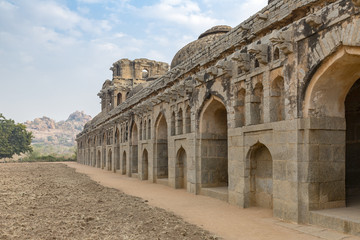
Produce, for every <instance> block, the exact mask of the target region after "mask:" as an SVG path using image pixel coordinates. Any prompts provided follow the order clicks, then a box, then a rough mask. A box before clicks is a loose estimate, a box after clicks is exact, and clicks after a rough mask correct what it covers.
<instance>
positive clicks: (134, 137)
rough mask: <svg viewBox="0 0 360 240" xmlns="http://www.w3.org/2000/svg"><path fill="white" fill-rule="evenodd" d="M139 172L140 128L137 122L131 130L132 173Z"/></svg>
mask: <svg viewBox="0 0 360 240" xmlns="http://www.w3.org/2000/svg"><path fill="white" fill-rule="evenodd" d="M137 172H138V130H137V126H136V123H134V124H133V127H132V130H131V173H137Z"/></svg>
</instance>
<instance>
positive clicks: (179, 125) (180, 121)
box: [177, 108, 184, 135]
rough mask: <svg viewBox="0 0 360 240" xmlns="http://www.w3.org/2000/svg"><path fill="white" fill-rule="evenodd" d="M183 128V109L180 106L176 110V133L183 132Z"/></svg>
mask: <svg viewBox="0 0 360 240" xmlns="http://www.w3.org/2000/svg"><path fill="white" fill-rule="evenodd" d="M183 129H184V125H183V110H182V108H180V109H179V111H178V112H177V134H178V135H181V134H183Z"/></svg>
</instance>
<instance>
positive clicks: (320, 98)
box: [77, 0, 360, 222]
mask: <svg viewBox="0 0 360 240" xmlns="http://www.w3.org/2000/svg"><path fill="white" fill-rule="evenodd" d="M359 11H360V10H359V5H358V3H357V2H356V1H347V0H337V1H336V0H332V1H325V0H295V1H287V0H274V1H269V5H268V6H267V7H265V8H264V9H263V10H261V11H260V12H259V13H257V14H256V15H254V16H253V17H251V18H249V19H248V20H246V21H245V22H243V23H241V24H240V25H239V26H237V27H235V28H233V29H232V30H230V31H229V32H227V33H225V32H224V33H222V35H221V36H220V37H219V36H217V37H216V38H214V40H213V41H212V42H211V41H210V42H208V41H200V40H201V39H199V40H197V41H195V42H193V43H192V44H190V46H193V45H194V44H195V45H201V46H204V45H202V44H206V45H205V46H206V47H204V48H201V49H203V50H201V51H199V52H197V53H194V54H193V55H191V56H190V55H189V56H187V57H186V58H184V60H182V61H180V62H177V64H176V66H174V67H173V68H172V69H171V70H170V71H168V72H166V73H164V74H163V75H162V76H160V77H158V78H157V79H156V80H154V81H151V82H146V84H145V85H140V86H141V87H139V88H138V89H137V90H136V91H133V92H132V94H131V95H129V96H128V98H127V99H123V101H122V102H121V104H119V105H117V106H115V105H114V104H113V105H112V106H113V107H112V108H106V109H107V111H102V112H101V113H100V114H99V115H98V116H96V117H95V118H94V119H93V120H92V121H91V122H90V123H88V124H87V125H86V127H85V129H84V131H83V132H82V133H81V134H79V135H78V137H77V141H78V161H79V162H80V163H84V164H88V165H92V166H97V167H102V168H106V166H108V169H111V170H113V171H116V172H119V173H121V174H127V175H128V176H136V177H138V178H140V179H147V180H149V181H152V182H161V183H165V184H167V185H168V186H170V187H174V188H180V187H184V188H186V189H187V191H189V192H191V193H194V194H205V195H209V196H213V197H217V198H219V199H222V200H225V201H228V202H229V203H231V204H235V205H238V206H240V207H250V206H253V205H256V206H261V207H267V208H272V209H273V213H274V216H276V217H278V218H281V219H286V220H288V221H294V222H309V221H310V220H309V219H310V212H311V211H312V210H319V209H326V208H333V207H341V206H345V205H346V202H347V194H350V193H351V192H356V191H357V190H356V189H359V188H360V186H359V185H360V184H358V183H359V182H360V181H359V179H358V178H357V177H356V175H358V172H359V169H360V168H359V164H358V163H359V160H358V158H357V157H356V156H359V154H358V151H357V149H359V145H358V142H359V141H358V140H359V135H360V134H358V130H357V129H358V126H359V120H358V119H359V117H358V112H357V110H356V111H352V109H357V108H358V105H357V104H358V101H357V100H354V99H359V92H358V91H357V90H351V91H350V89H352V86H357V85H356V84H355V82H356V81H357V80H358V79H359V78H360V69H359V64H360V28H359V26H360V19H359V13H360V12H359ZM216 34H218V33H216ZM209 39H211V38H209ZM185 50H186V49H185ZM185 50H184V49H182V50H181V51H185ZM121 61H122V60H121ZM121 61H120V62H121ZM124 62H128V60H124ZM155 65H156V64H155ZM160 65H161V64H160ZM160 65H159V66H160ZM114 66H116V64H115V65H114ZM134 66H135V65H134ZM134 69H135V70H136V73H135V74H133V75H131V77H132V78H134V79H135V78H137V77H138V74H139V73H140V69H141V68H139V67H136V68H134ZM113 71H114V69H113ZM121 74H125V72H124V73H121ZM134 79H133V80H134ZM130 82H131V80H130ZM128 83H129V80H121V79H120V78H114V79H113V81H109V82H105V83H104V85H103V89H109V88H110V89H111V88H113V92H116V91H120V90H119V89H123V88H122V87H123V86H126V84H128ZM354 84H355V85H354ZM354 88H356V87H354ZM124 89H125V90H124ZM124 89H123V90H121V91H123V92H122V93H124V94H126V92H125V91H128V89H127V88H126V87H125V88H124ZM103 92H106V91H103ZM349 92H351V94H350V93H349ZM352 93H353V94H354V95H352ZM101 96H105V95H101ZM112 96H113V95H112ZM347 96H348V97H347ZM104 99H105V100H106V101H109V100H107V99H109V98H107V97H105V98H104ZM346 99H348V100H347V101H346V102H345V100H346ZM105 100H104V101H105ZM106 101H105V104H104V105H105V107H106V106H108V105H109V102H106ZM114 102H115V101H113V103H114ZM345 103H346V104H345ZM133 126H136V129H137V130H136V132H135V131H134V127H133ZM109 136H111V137H110V138H109ZM135 137H136V139H137V144H136V146H137V148H136V149H135V148H134V143H133V141H132V140H133V139H134V138H135ZM106 139H109V140H106ZM114 139H115V140H114ZM89 140H90V141H89ZM89 142H90V144H89ZM354 149H355V150H354ZM109 151H111V159H110V157H107V158H106V156H110V155H109ZM89 152H90V153H89ZM91 153H93V157H91ZM99 153H100V154H99ZM135 153H137V154H135ZM89 156H90V157H89ZM95 156H96V159H95ZM144 156H146V159H147V161H145V160H144V159H145V157H144ZM185 156H186V157H185ZM104 161H105V162H104ZM134 161H136V163H137V173H136V174H134V172H133V171H132V170H133V169H134V166H135V164H134V163H133V162H134ZM106 164H107V165H106ZM184 168H185V169H184ZM350 169H351V170H350ZM353 173H354V174H353ZM352 174H353V175H352ZM349 176H350V177H349ZM351 176H353V177H351ZM161 178H163V179H161ZM164 178H165V180H164ZM185 180H186V183H184V181H185ZM346 193H347V194H346Z"/></svg>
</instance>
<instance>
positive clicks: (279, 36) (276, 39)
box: [270, 30, 294, 55]
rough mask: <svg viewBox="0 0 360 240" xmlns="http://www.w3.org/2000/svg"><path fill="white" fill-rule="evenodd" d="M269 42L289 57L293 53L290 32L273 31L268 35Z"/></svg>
mask: <svg viewBox="0 0 360 240" xmlns="http://www.w3.org/2000/svg"><path fill="white" fill-rule="evenodd" d="M270 41H271V42H272V43H273V44H275V45H278V47H279V49H280V50H281V51H282V52H283V53H284V54H285V55H289V54H290V53H292V52H294V46H293V42H292V36H291V32H290V31H289V30H287V31H273V32H272V33H271V35H270Z"/></svg>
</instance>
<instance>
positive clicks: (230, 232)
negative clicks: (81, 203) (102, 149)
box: [67, 163, 360, 240]
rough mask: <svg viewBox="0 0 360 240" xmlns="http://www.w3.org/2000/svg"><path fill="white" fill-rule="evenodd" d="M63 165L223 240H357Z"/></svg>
mask: <svg viewBox="0 0 360 240" xmlns="http://www.w3.org/2000/svg"><path fill="white" fill-rule="evenodd" d="M67 165H68V166H70V167H73V168H75V169H76V171H78V172H81V173H85V174H87V175H88V176H90V177H91V178H92V179H93V180H95V181H97V182H99V183H100V184H102V185H104V186H107V187H112V188H116V189H119V190H121V191H123V192H125V193H126V194H129V195H133V196H137V197H140V198H142V199H146V200H148V201H149V204H150V205H152V206H156V207H160V208H163V209H165V210H167V211H170V212H173V213H175V214H176V215H179V216H181V217H182V218H183V219H184V220H186V221H187V222H189V223H192V224H196V225H198V226H201V227H203V228H204V229H206V230H209V231H210V232H213V233H215V234H216V235H218V236H220V237H222V238H225V239H230V240H232V239H234V240H237V239H244V240H252V239H253V240H261V239H264V240H265V239H266V240H270V239H274V240H275V239H276V240H282V239H284V240H291V239H294V240H295V239H306V240H312V239H331V240H340V239H346V240H349V239H357V240H359V239H360V238H357V237H352V236H349V235H344V234H341V233H338V232H335V231H331V230H327V229H323V228H319V227H314V226H303V225H296V224H291V223H284V222H281V221H279V220H276V219H275V218H272V214H271V211H270V210H264V209H259V208H248V209H240V208H238V207H235V206H231V205H229V204H227V203H225V202H223V201H219V200H216V199H213V198H209V197H205V196H199V195H193V194H190V193H187V192H186V191H184V190H175V189H172V188H170V187H166V186H163V185H159V184H153V183H150V182H147V181H140V180H138V179H135V178H129V177H126V176H122V175H119V174H115V173H111V172H108V171H104V170H100V169H97V168H93V167H88V166H84V165H80V164H77V163H67Z"/></svg>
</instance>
